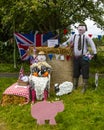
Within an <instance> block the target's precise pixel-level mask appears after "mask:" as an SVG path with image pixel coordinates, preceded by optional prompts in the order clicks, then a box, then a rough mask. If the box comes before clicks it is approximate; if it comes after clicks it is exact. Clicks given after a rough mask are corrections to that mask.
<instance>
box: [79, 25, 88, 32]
mask: <svg viewBox="0 0 104 130" xmlns="http://www.w3.org/2000/svg"><path fill="white" fill-rule="evenodd" d="M86 31H87V26H86V24H85V23H80V24H79V26H78V32H79V34H83V33H85V32H86Z"/></svg>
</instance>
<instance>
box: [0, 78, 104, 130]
mask: <svg viewBox="0 0 104 130" xmlns="http://www.w3.org/2000/svg"><path fill="white" fill-rule="evenodd" d="M16 80H17V79H16V78H9V79H8V78H0V99H2V93H3V91H4V90H5V89H6V88H7V87H8V86H10V85H11V84H12V83H14V82H16ZM103 84H104V81H103V78H102V77H99V86H98V89H97V90H95V89H94V79H93V78H90V79H89V88H88V90H87V92H86V93H85V94H82V93H81V87H79V88H78V90H76V91H73V92H72V93H71V94H68V95H63V96H61V97H59V99H60V100H63V103H64V107H65V109H64V111H63V112H61V113H58V115H57V116H56V122H57V125H56V126H51V125H49V124H48V123H47V122H46V124H45V125H37V123H36V120H35V119H33V118H32V116H31V113H30V109H31V104H30V103H29V104H28V105H24V106H19V105H10V106H5V107H2V106H0V130H64V129H66V130H103V129H104V87H103ZM55 98H56V96H55V94H54V93H51V96H50V98H49V100H50V101H55Z"/></svg>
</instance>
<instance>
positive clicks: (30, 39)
mask: <svg viewBox="0 0 104 130" xmlns="http://www.w3.org/2000/svg"><path fill="white" fill-rule="evenodd" d="M14 37H15V40H16V43H17V46H18V49H19V53H20V57H21V59H22V60H28V59H29V56H28V54H27V53H26V52H27V49H28V47H29V46H31V45H34V46H36V47H39V46H46V45H47V40H48V39H56V38H57V35H55V34H53V33H52V32H48V33H45V34H33V33H30V34H21V33H14Z"/></svg>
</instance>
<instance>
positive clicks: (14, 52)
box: [13, 19, 17, 68]
mask: <svg viewBox="0 0 104 130" xmlns="http://www.w3.org/2000/svg"><path fill="white" fill-rule="evenodd" d="M13 25H14V27H13V35H14V32H15V20H14V19H13ZM13 43H14V50H13V62H14V68H17V66H16V42H15V38H14V42H13Z"/></svg>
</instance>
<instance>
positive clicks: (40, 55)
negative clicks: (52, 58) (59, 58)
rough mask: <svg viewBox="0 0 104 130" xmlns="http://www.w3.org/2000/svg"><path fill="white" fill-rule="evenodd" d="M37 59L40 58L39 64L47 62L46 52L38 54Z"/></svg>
mask: <svg viewBox="0 0 104 130" xmlns="http://www.w3.org/2000/svg"><path fill="white" fill-rule="evenodd" d="M37 58H38V61H39V62H43V61H46V55H45V52H44V51H40V52H39V53H38V56H37Z"/></svg>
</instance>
